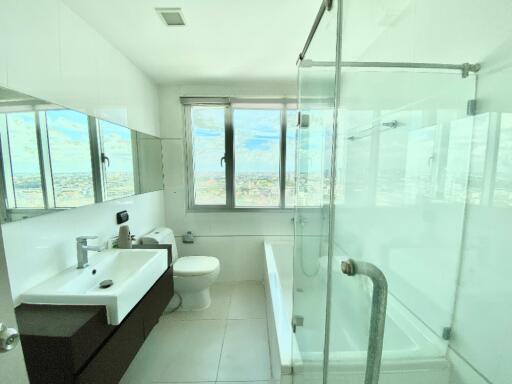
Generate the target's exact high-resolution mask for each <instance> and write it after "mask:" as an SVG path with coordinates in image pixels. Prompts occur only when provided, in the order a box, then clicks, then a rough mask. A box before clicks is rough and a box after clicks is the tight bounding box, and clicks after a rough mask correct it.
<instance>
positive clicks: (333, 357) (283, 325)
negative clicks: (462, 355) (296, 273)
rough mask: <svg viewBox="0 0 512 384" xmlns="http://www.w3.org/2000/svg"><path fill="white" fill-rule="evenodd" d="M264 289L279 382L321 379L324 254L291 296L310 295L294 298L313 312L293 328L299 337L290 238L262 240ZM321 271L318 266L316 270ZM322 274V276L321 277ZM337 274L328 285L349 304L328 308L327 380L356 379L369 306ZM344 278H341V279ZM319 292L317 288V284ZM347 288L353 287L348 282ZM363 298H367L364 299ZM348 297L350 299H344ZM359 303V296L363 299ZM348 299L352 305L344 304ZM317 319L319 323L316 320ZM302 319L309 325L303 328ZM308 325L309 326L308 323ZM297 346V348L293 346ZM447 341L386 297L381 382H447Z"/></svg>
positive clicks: (362, 363)
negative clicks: (312, 274)
mask: <svg viewBox="0 0 512 384" xmlns="http://www.w3.org/2000/svg"><path fill="white" fill-rule="evenodd" d="M264 251H265V266H266V274H265V290H266V295H267V315H268V316H267V319H268V327H269V336H270V337H269V338H270V344H271V348H270V349H271V351H270V352H271V360H272V372H273V376H274V379H276V380H280V382H281V383H283V384H287V383H291V382H292V376H294V378H293V382H294V383H307V384H316V383H319V384H320V383H321V382H322V380H321V378H322V372H323V355H324V354H323V345H324V331H323V329H322V326H323V324H324V323H325V301H322V300H319V298H321V296H322V295H325V294H324V293H325V276H326V272H325V268H326V265H327V263H326V258H323V259H324V260H320V262H319V265H320V266H321V267H320V268H322V265H323V268H324V270H323V271H324V273H323V274H322V273H318V274H317V276H316V277H311V278H309V281H308V283H309V284H310V285H309V286H308V288H307V289H304V290H300V292H298V293H296V294H297V295H306V296H307V295H311V296H312V297H311V300H308V298H307V297H304V298H300V299H299V300H303V301H307V302H308V303H310V304H308V306H309V305H316V306H317V307H316V308H311V307H309V310H308V313H309V315H310V317H311V314H312V313H316V314H318V317H317V318H315V319H311V318H310V319H306V321H305V324H304V327H305V328H304V329H299V330H298V332H297V335H299V332H303V333H302V334H301V338H300V339H299V338H298V337H296V335H295V334H294V333H293V332H292V328H291V320H292V308H293V283H294V282H293V242H291V241H265V242H264ZM320 271H321V269H320ZM322 275H323V277H322ZM343 281H344V280H343V279H341V278H340V279H335V280H334V281H333V290H334V289H336V290H338V289H342V291H336V292H347V295H350V296H347V297H350V300H347V301H349V305H348V306H345V307H343V308H341V305H340V306H336V307H335V306H333V308H332V309H331V311H332V313H331V324H332V325H331V334H330V343H329V346H330V348H329V349H330V350H329V369H328V372H329V381H331V380H332V381H331V382H336V381H339V382H344V381H343V380H346V382H354V383H362V382H363V378H364V370H365V366H366V346H367V343H368V339H367V338H368V331H367V324H368V317H369V313H370V308H369V307H368V308H364V305H363V304H361V302H359V301H357V302H356V300H357V298H354V296H357V295H368V293H366V292H365V291H364V290H359V289H358V291H357V292H348V290H347V287H340V286H337V285H336V284H342V283H343ZM345 281H346V280H345ZM321 287H324V288H323V291H322V288H321ZM352 287H353V286H352ZM366 301H367V302H368V303H369V300H366ZM350 302H352V303H350ZM363 302H364V301H363ZM350 304H351V305H352V307H350ZM368 305H369V304H368ZM319 322H321V324H319ZM307 324H309V325H310V327H309V329H306V328H307ZM311 324H313V326H311ZM304 335H307V336H306V337H304ZM299 345H300V348H299ZM446 348H447V343H446V342H445V341H443V340H441V339H440V338H439V337H438V336H436V335H435V334H434V333H433V332H431V331H430V330H429V329H428V328H427V327H426V326H424V325H423V324H422V323H421V322H420V321H418V320H417V319H416V318H415V317H414V316H413V315H412V314H411V313H410V312H409V311H407V309H405V308H404V307H403V306H402V305H401V304H400V303H399V302H398V301H397V300H396V299H395V298H394V297H393V296H392V295H389V298H388V316H387V318H386V331H385V335H384V352H383V357H382V369H381V380H380V382H381V383H382V384H406V383H407V384H410V383H414V384H431V383H434V382H435V383H436V384H448V383H449V382H450V367H449V364H448V362H447V360H446V357H445V356H446Z"/></svg>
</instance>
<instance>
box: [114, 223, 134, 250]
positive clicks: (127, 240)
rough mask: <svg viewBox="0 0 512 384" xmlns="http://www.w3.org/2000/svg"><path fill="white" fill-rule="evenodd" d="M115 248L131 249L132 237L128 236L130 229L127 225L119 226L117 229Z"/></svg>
mask: <svg viewBox="0 0 512 384" xmlns="http://www.w3.org/2000/svg"><path fill="white" fill-rule="evenodd" d="M117 246H118V248H121V249H130V248H131V247H132V236H131V234H130V228H129V227H128V226H127V225H121V226H120V227H119V238H118V243H117Z"/></svg>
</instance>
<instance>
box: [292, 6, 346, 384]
mask: <svg viewBox="0 0 512 384" xmlns="http://www.w3.org/2000/svg"><path fill="white" fill-rule="evenodd" d="M336 6H337V2H334V9H333V10H332V11H330V12H326V13H325V14H324V17H323V19H322V21H321V23H320V25H319V27H318V30H317V34H316V35H315V37H314V39H313V41H312V43H311V45H310V47H309V50H308V53H307V56H306V58H305V59H304V61H303V62H302V63H301V65H300V67H299V73H298V85H299V110H300V113H301V123H300V128H298V133H297V143H296V152H297V154H296V159H297V162H296V180H297V181H296V183H297V185H296V204H297V205H296V209H295V244H294V261H293V271H294V272H293V313H292V315H293V319H294V322H295V323H296V324H297V326H296V331H295V335H294V337H293V338H292V344H293V345H292V364H293V372H294V377H293V380H294V383H300V384H320V383H323V379H324V371H323V368H324V357H326V356H325V354H324V351H325V349H324V348H325V340H326V310H327V307H326V303H327V300H326V299H327V292H328V285H327V280H328V255H329V241H328V240H329V223H330V213H331V210H330V190H331V188H330V187H331V184H330V180H331V167H332V165H333V164H332V158H333V156H332V155H333V153H332V138H333V133H334V130H333V129H334V120H333V117H334V96H335V70H334V68H335V67H334V65H329V63H334V60H335V58H336V34H337V25H336V18H337V10H336ZM324 63H327V65H323V64H324Z"/></svg>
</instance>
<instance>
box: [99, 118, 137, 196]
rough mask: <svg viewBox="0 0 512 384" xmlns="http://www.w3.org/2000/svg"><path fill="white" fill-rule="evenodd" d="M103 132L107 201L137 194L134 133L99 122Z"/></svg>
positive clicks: (118, 126) (114, 125)
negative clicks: (133, 148) (133, 147)
mask: <svg viewBox="0 0 512 384" xmlns="http://www.w3.org/2000/svg"><path fill="white" fill-rule="evenodd" d="M98 121H99V125H100V132H101V142H102V151H103V154H104V155H105V156H106V158H105V161H103V169H104V175H103V178H104V181H105V183H104V184H105V185H104V189H105V200H112V199H118V198H121V197H126V196H132V195H134V194H135V180H134V164H133V152H132V132H131V131H130V130H129V129H128V128H125V127H122V126H120V125H116V124H113V123H109V122H107V121H104V120H98Z"/></svg>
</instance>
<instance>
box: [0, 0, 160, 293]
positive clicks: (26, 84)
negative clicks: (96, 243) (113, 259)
mask: <svg viewBox="0 0 512 384" xmlns="http://www.w3.org/2000/svg"><path fill="white" fill-rule="evenodd" d="M0 52H1V53H2V54H1V55H0V85H2V86H6V87H8V88H11V89H13V90H16V91H20V92H24V93H27V94H29V95H31V96H35V97H39V98H41V99H44V100H48V101H50V102H53V103H57V104H61V105H63V106H66V107H69V108H73V109H77V110H80V111H82V112H85V113H88V114H90V115H94V116H96V117H99V118H102V119H106V120H110V121H113V122H115V123H118V124H121V125H124V126H128V127H129V128H132V129H136V130H139V131H142V132H145V133H148V134H152V135H157V136H159V135H160V129H159V114H158V91H157V87H156V86H155V84H154V83H153V82H152V81H151V80H150V79H149V78H148V77H147V76H146V75H145V74H144V73H142V72H141V71H140V70H138V69H137V68H136V67H135V66H134V65H133V64H132V63H131V62H130V61H129V60H128V59H127V58H126V57H124V56H123V55H122V54H121V53H120V52H119V51H118V50H117V49H115V48H114V47H113V46H112V45H110V44H109V43H108V42H107V41H106V40H105V39H104V38H103V37H101V36H100V35H99V34H98V33H97V32H96V31H94V30H93V29H92V28H91V27H90V26H89V25H88V24H86V23H85V22H84V21H83V20H82V19H80V18H79V17H78V16H77V15H75V14H74V13H73V12H72V11H70V10H69V9H68V8H67V7H66V6H65V5H63V4H62V2H61V1H60V0H37V1H31V0H0ZM123 209H126V210H128V212H129V213H130V216H131V218H130V221H129V225H130V227H131V229H132V232H133V233H135V234H136V235H140V234H144V233H146V232H148V231H150V230H152V229H153V228H154V227H156V226H159V225H163V224H164V214H163V211H164V201H163V192H162V191H160V192H153V193H149V194H145V195H140V196H133V197H129V198H125V199H121V200H118V201H113V202H108V203H103V204H99V205H94V206H88V207H82V208H77V209H72V210H69V211H66V212H60V213H54V214H51V215H46V216H43V217H38V218H33V219H29V220H25V221H21V222H16V223H9V224H3V225H2V231H3V238H4V245H5V252H6V259H7V266H8V271H9V277H10V283H11V286H12V294H13V297H14V298H15V299H16V298H17V297H18V295H19V294H20V293H21V292H23V291H24V290H26V289H27V288H30V287H31V286H33V285H34V284H37V283H39V282H41V281H42V280H44V279H46V278H47V277H49V276H51V275H53V274H55V273H57V272H59V271H60V270H62V269H64V268H66V267H69V266H70V265H73V264H74V263H76V249H75V237H77V236H80V235H99V236H100V237H101V238H102V239H100V241H101V240H103V239H105V238H107V237H110V236H112V235H115V234H116V233H117V225H116V223H115V213H116V212H118V211H120V210H123Z"/></svg>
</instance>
